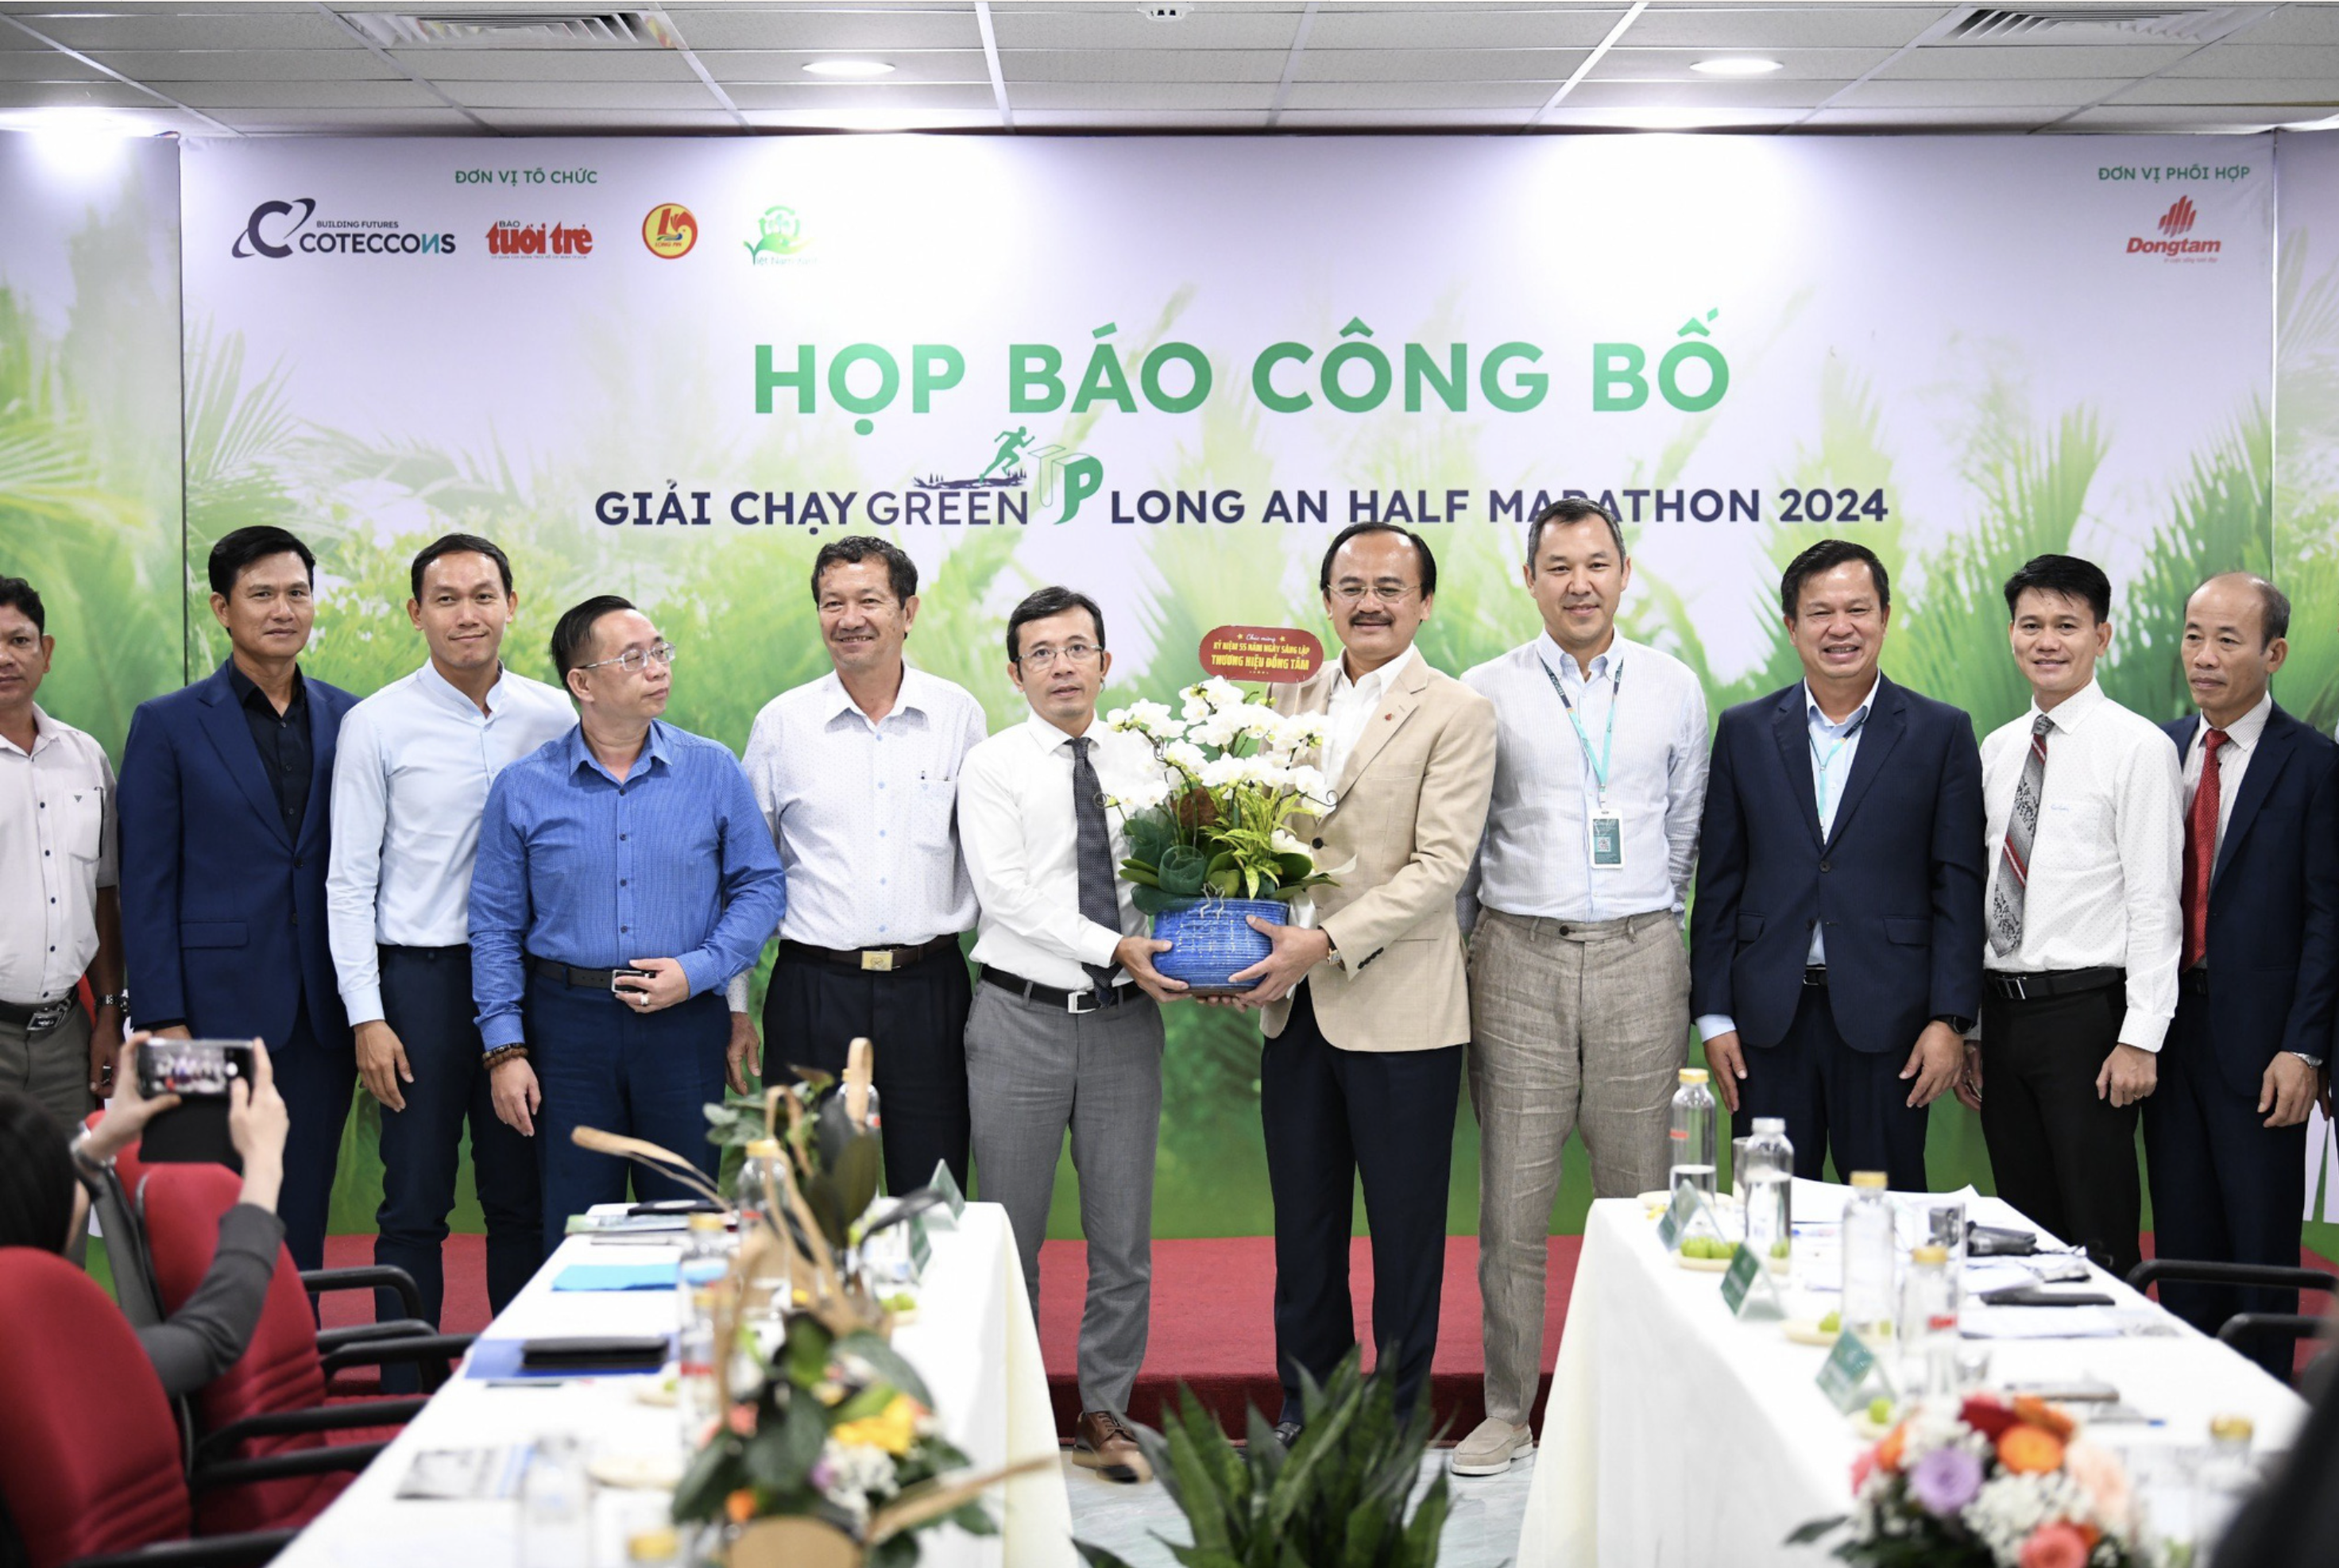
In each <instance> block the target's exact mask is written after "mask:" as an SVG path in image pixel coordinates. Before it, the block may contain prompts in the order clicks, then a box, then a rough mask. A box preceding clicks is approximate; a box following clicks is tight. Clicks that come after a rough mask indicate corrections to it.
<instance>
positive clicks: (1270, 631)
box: [1202, 626, 1324, 685]
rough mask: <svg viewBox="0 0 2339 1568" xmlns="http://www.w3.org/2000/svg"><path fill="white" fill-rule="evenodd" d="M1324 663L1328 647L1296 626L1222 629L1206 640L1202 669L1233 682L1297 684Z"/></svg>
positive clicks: (1311, 634)
mask: <svg viewBox="0 0 2339 1568" xmlns="http://www.w3.org/2000/svg"><path fill="white" fill-rule="evenodd" d="M1323 662H1324V645H1323V644H1322V643H1320V642H1318V641H1317V640H1316V635H1315V634H1314V633H1313V632H1303V631H1301V630H1299V629H1298V627H1296V626H1220V627H1219V628H1218V629H1217V630H1216V631H1213V632H1211V633H1210V634H1209V636H1205V637H1204V638H1203V639H1202V668H1203V669H1204V670H1205V671H1207V672H1208V673H1209V674H1211V675H1214V676H1224V677H1225V678H1226V679H1228V680H1230V681H1270V682H1273V683H1276V684H1278V685H1296V684H1298V682H1300V681H1304V680H1306V679H1307V678H1308V676H1312V675H1314V674H1315V673H1316V671H1317V668H1318V666H1320V665H1322V664H1323Z"/></svg>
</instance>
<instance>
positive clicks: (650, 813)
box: [471, 720, 787, 1050]
mask: <svg viewBox="0 0 2339 1568" xmlns="http://www.w3.org/2000/svg"><path fill="white" fill-rule="evenodd" d="M786 907H787V893H786V881H785V873H784V872H783V871H782V870H781V867H780V856H779V852H778V851H777V850H775V849H774V848H773V847H772V835H771V833H769V832H768V831H767V830H766V829H765V826H764V817H763V813H762V812H760V811H759V810H757V809H756V806H755V792H754V791H753V790H751V789H750V788H749V787H748V785H747V775H746V774H745V773H744V772H742V771H741V770H740V767H739V763H738V759H737V758H735V757H734V756H733V755H732V754H730V752H729V751H727V750H726V749H725V748H724V747H723V746H722V745H718V744H717V743H716V742H714V741H710V740H706V739H704V738H703V737H701V736H698V735H691V734H689V733H688V732H686V731H684V730H678V729H676V728H675V727H674V726H672V725H668V724H666V723H665V722H664V721H663V720H657V721H653V722H652V724H651V725H650V733H649V737H648V739H647V740H646V741H645V742H644V743H643V746H642V754H641V756H640V758H639V759H638V760H637V762H636V763H635V764H634V767H633V769H632V771H631V773H630V774H629V775H628V776H627V778H626V779H625V780H624V781H623V782H620V781H619V780H618V779H617V777H616V775H614V774H611V773H610V772H609V770H608V769H607V768H606V767H604V766H602V765H601V762H600V759H598V758H597V757H596V756H594V754H593V753H592V748H590V747H589V746H587V745H586V744H585V732H584V729H583V727H582V726H581V725H580V726H577V727H576V728H572V729H571V730H570V731H569V732H568V733H567V735H563V736H562V737H561V738H560V739H558V740H557V741H553V742H550V743H548V745H544V746H542V747H540V748H538V750H537V751H535V752H534V753H532V754H529V755H528V756H526V757H523V758H521V759H520V760H519V761H518V762H516V763H514V764H512V765H511V766H509V767H508V768H506V769H505V770H504V771H503V772H502V773H501V774H498V775H497V777H496V782H495V785H494V787H493V788H492V789H490V790H489V792H488V807H487V814H486V815H485V817H484V818H483V819H482V821H481V822H480V824H479V860H478V863H477V864H476V865H475V866H474V867H473V869H472V873H471V993H472V1000H473V1001H476V1002H477V1003H478V1004H479V1038H480V1040H482V1041H483V1042H484V1044H485V1046H486V1048H487V1049H488V1050H495V1049H496V1048H497V1047H498V1046H502V1045H512V1044H516V1043H518V1041H519V1040H521V1039H522V1038H523V1031H522V1028H521V1024H520V1000H521V998H522V996H523V995H524V994H525V993H526V991H527V986H528V975H527V961H528V957H536V958H548V959H551V960H553V961H555V962H559V963H566V964H573V965H575V966H576V967H577V968H579V969H612V968H615V967H617V966H618V965H620V964H625V963H630V962H633V961H634V960H636V959H638V958H672V959H676V960H678V961H679V962H681V964H682V971H683V974H684V975H685V977H686V978H687V979H688V981H690V994H691V995H693V996H696V995H698V994H699V993H700V992H701V991H708V990H712V989H714V988H716V987H717V986H720V985H722V984H723V983H724V982H725V981H727V980H729V979H730V978H731V977H732V976H733V975H735V974H737V973H739V972H741V971H744V970H747V969H752V968H754V967H755V960H756V959H757V957H758V956H759V955H760V954H761V953H762V952H763V946H764V941H765V938H766V937H768V936H770V935H771V933H772V932H773V931H774V930H775V929H776V928H777V927H778V925H779V922H780V916H781V915H782V913H783V912H785V909H786Z"/></svg>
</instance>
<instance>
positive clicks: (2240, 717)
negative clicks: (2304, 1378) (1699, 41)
mask: <svg viewBox="0 0 2339 1568" xmlns="http://www.w3.org/2000/svg"><path fill="white" fill-rule="evenodd" d="M2289 631H2290V600H2289V599H2288V598H2287V597H2285V596H2284V594H2283V593H2282V590H2280V589H2279V588H2277V587H2275V586H2274V585H2273V584H2272V583H2270V582H2267V581H2266V580H2265V578H2264V577H2257V576H2255V575H2253V574H2251V573H2247V572H2226V573H2223V574H2221V575H2219V576H2217V577H2211V578H2210V579H2209V580H2208V581H2207V582H2206V583H2203V584H2202V585H2201V586H2200V587H2197V588H2196V589H2195V590H2194V591H2193V597H2191V598H2190V599H2187V600H2186V604H2185V634H2184V643H2183V649H2182V653H2181V654H2180V657H2181V659H2182V661H2183V665H2184V669H2185V678H2186V685H2189V686H2190V687H2191V689H2192V692H2193V701H2194V703H2195V704H2196V705H2197V707H2198V709H2199V712H2198V713H2197V714H2196V715H2194V716H2192V717H2189V718H2182V719H2178V720H2177V721H2176V722H2175V723H2174V724H2170V725H2164V726H2163V728H2165V729H2166V732H2167V734H2168V738H2169V739H2170V740H2171V741H2172V742H2174V743H2175V744H2176V750H2177V752H2178V754H2180V755H2181V756H2182V757H2183V758H2184V767H2185V773H2184V792H2185V793H2184V802H2185V827H2184V835H2185V838H2184V843H2185V849H2184V855H2185V859H2184V869H2183V873H2182V880H2181V884H2180V885H2181V889H2182V891H2181V893H2180V898H2181V900H2182V903H2183V918H2184V945H2183V947H2182V948H2181V950H2180V956H2179V958H2178V964H2179V972H2178V975H2177V987H2176V1022H2175V1023H2174V1024H2173V1025H2172V1026H2171V1028H2170V1030H2169V1031H2168V1040H2167V1043H2166V1046H2165V1047H2164V1048H2163V1049H2162V1050H2161V1052H2160V1056H2159V1059H2158V1067H2159V1087H2158V1088H2157V1089H2156V1090H2154V1091H2153V1094H2152V1097H2151V1098H2150V1099H2148V1100H2146V1101H2145V1102H2144V1149H2145V1154H2146V1156H2147V1170H2148V1173H2149V1175H2150V1177H2151V1180H2152V1225H2153V1249H2154V1250H2155V1251H2156V1252H2157V1253H2158V1254H2159V1255H2160V1256H2161V1257H2186V1258H2199V1259H2205V1260H2207V1261H2209V1262H2216V1263H2256V1264H2272V1265H2276V1266H2279V1267H2297V1265H2298V1220H2299V1202H2298V1177H2299V1171H2300V1169H2302V1168H2303V1167H2304V1164H2305V1159H2306V1113H2307V1110H2308V1108H2309V1107H2311V1106H2312V1105H2313V1104H2314V1101H2315V1100H2316V1098H2317V1097H2318V1096H2321V1097H2323V1099H2324V1102H2325V1104H2326V1105H2327V1104H2328V1101H2329V1094H2330V1084H2331V1070H2330V1066H2329V1062H2330V1056H2331V1031H2332V1020H2333V1016H2334V1004H2339V746H2334V745H2332V744H2331V742H2330V740H2329V739H2328V738H2326V737H2325V736H2324V735H2320V734H2318V733H2317V732H2315V731H2314V729H2312V728H2310V727H2309V726H2307V725H2304V724H2302V723H2300V722H2299V721H2298V719H2296V718H2295V717H2294V716H2293V715H2290V714H2289V713H2287V712H2285V711H2284V709H2283V708H2282V706H2281V705H2279V704H2277V703H2276V702H2275V700H2274V695H2273V689H2272V682H2273V679H2274V676H2275V671H2277V670H2279V669H2281V668H2282V666H2283V662H2284V660H2285V659H2286V658H2287V657H2288V656H2289V653H2290V645H2289V642H2288V641H2287V636H2288V634H2289ZM2160 1299H2161V1301H2162V1303H2163V1305H2165V1306H2166V1307H2167V1308H2168V1310H2169V1311H2171V1312H2174V1313H2176V1315H2177V1316H2178V1317H2182V1318H2184V1319H2185V1320H2186V1322H2188V1323H2190V1324H2192V1325H2193V1326H2195V1327H2196V1328H2199V1329H2200V1330H2202V1331H2203V1332H2204V1333H2208V1334H2214V1333H2216V1331H2217V1329H2218V1328H2219V1327H2220V1326H2222V1325H2223V1324H2224V1323H2225V1321H2226V1319H2227V1318H2229V1317H2233V1316H2234V1314H2235V1313H2237V1312H2296V1311H2297V1310H2298V1293H2297V1292H2296V1291H2278V1290H2266V1289H2261V1288H2255V1287H2254V1288H2250V1289H2240V1290H2237V1289H2233V1288H2230V1287H2222V1286H2215V1285H2186V1284H2180V1283H2176V1282H2164V1283H2163V1284H2162V1286H2161V1287H2160ZM2242 1348H2243V1349H2244V1350H2245V1352H2246V1353H2247V1354H2249V1355H2251V1356H2255V1358H2256V1359H2257V1361H2258V1362H2259V1364H2260V1365H2261V1366H2265V1369H2266V1370H2267V1371H2268V1372H2270V1373H2272V1374H2273V1375H2274V1376H2275V1377H2277V1378H2280V1379H2282V1380H2284V1381H2285V1382H2286V1381H2288V1380H2289V1376H2290V1370H2291V1348H2292V1346H2291V1341H2290V1340H2289V1339H2288V1338H2287V1337H2269V1336H2260V1337H2259V1338H2258V1339H2256V1340H2255V1341H2254V1342H2252V1343H2250V1344H2247V1345H2245V1346H2243V1347H2242Z"/></svg>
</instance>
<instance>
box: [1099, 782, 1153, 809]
mask: <svg viewBox="0 0 2339 1568" xmlns="http://www.w3.org/2000/svg"><path fill="white" fill-rule="evenodd" d="M1168 799H1169V781H1168V780H1166V779H1149V780H1147V781H1146V782H1145V783H1143V784H1139V785H1138V786H1137V787H1136V788H1134V789H1132V790H1130V792H1129V793H1128V794H1123V795H1113V796H1110V797H1108V798H1107V799H1106V801H1105V804H1106V805H1108V806H1110V807H1111V808H1112V809H1113V810H1115V811H1123V812H1139V811H1151V810H1152V809H1153V808H1154V807H1155V806H1158V805H1160V804H1162V803H1163V802H1164V801H1167V800H1168Z"/></svg>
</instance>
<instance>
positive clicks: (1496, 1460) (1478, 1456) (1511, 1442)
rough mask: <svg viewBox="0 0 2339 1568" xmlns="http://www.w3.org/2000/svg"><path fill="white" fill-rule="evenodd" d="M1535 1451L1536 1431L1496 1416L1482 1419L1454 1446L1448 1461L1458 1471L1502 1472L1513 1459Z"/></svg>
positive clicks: (1485, 1473) (1476, 1472) (1486, 1473)
mask: <svg viewBox="0 0 2339 1568" xmlns="http://www.w3.org/2000/svg"><path fill="white" fill-rule="evenodd" d="M1534 1452H1535V1433H1534V1432H1533V1431H1532V1430H1530V1429H1529V1428H1527V1427H1525V1426H1514V1425H1511V1424H1510V1423H1509V1422H1507V1421H1497V1420H1495V1418H1494V1417H1493V1416H1491V1415H1490V1416H1488V1417H1487V1418H1486V1419H1485V1420H1484V1421H1481V1422H1480V1423H1478V1428H1477V1430H1476V1431H1475V1432H1473V1433H1471V1434H1470V1435H1469V1436H1467V1437H1465V1438H1464V1439H1462V1441H1461V1442H1460V1443H1458V1444H1456V1445H1455V1447H1454V1453H1453V1455H1452V1457H1451V1458H1450V1459H1449V1460H1448V1461H1447V1463H1448V1464H1450V1465H1451V1466H1452V1467H1453V1471H1454V1474H1456V1475H1500V1474H1502V1473H1503V1472H1504V1471H1505V1470H1508V1469H1509V1468H1510V1467H1511V1461H1512V1460H1513V1459H1515V1458H1516V1457H1517V1456H1518V1455H1522V1454H1532V1453H1534Z"/></svg>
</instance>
